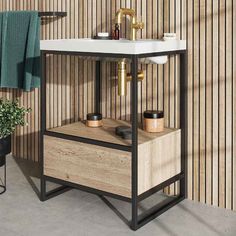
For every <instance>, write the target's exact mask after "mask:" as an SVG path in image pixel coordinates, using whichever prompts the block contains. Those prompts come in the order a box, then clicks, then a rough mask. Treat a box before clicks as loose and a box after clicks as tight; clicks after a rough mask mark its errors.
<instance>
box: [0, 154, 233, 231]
mask: <svg viewBox="0 0 236 236" xmlns="http://www.w3.org/2000/svg"><path fill="white" fill-rule="evenodd" d="M7 170H8V174H7V180H8V183H7V187H8V188H7V192H6V193H5V194H3V195H0V236H3V235H4V236H11V235H12V236H40V235H43V236H53V235H56V236H60V235H61V236H74V235H75V236H90V235H96V236H99V235H102V236H106V235H109V236H111V235H112V236H115V235H119V236H123V235H142V236H145V235H148V236H152V235H156V236H157V235H160V236H165V235H172V236H177V235H181V236H183V235H184V236H185V235H186V236H195V235H196V236H197V235H201V236H202V235H204V236H207V235H219V236H223V235H232V236H235V235H236V212H232V211H229V210H224V209H219V208H214V207H208V206H205V205H203V204H200V203H193V202H192V201H189V200H185V201H183V202H181V203H180V204H178V205H177V206H175V207H173V208H172V209H170V210H169V211H167V212H166V213H164V214H162V215H161V216H160V217H159V218H157V219H155V220H153V221H152V222H151V223H149V224H147V225H146V226H144V227H143V228H141V229H139V230H138V231H136V232H133V231H131V230H130V229H129V228H128V227H127V225H126V224H124V222H122V220H121V219H120V218H118V217H117V215H115V213H114V212H113V211H112V210H111V209H110V208H109V207H108V206H107V205H106V204H104V202H103V201H102V200H101V199H100V198H99V197H97V196H95V195H92V194H88V193H85V192H81V191H78V190H71V191H69V192H66V193H64V194H63V195H60V196H58V197H56V198H53V199H51V200H49V201H46V202H44V203H42V202H40V201H39V199H38V197H37V195H36V193H35V191H36V192H37V186H38V184H39V179H38V178H37V171H38V170H37V166H35V164H33V163H28V162H24V161H18V160H17V161H16V160H14V159H13V158H11V157H10V156H9V157H8V159H7ZM30 183H31V184H30ZM34 184H35V186H34V187H35V188H32V186H33V185H34ZM31 185H32V186H31ZM33 189H34V190H35V191H34V190H33ZM112 202H113V203H114V204H115V205H116V207H117V208H120V210H121V211H123V213H124V214H127V212H129V210H127V209H130V208H129V207H127V203H123V202H120V201H117V200H112Z"/></svg>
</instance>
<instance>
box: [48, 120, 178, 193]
mask: <svg viewBox="0 0 236 236" xmlns="http://www.w3.org/2000/svg"><path fill="white" fill-rule="evenodd" d="M107 123H108V124H111V123H112V121H107ZM116 123H117V121H114V124H116ZM112 124H113V123H112ZM69 126H70V125H69ZM67 128H68V125H67ZM84 128H85V129H86V130H85V129H83V127H82V128H81V129H80V130H81V131H80V133H78V135H80V134H82V136H83V137H88V138H92V137H93V138H96V139H97V137H96V135H95V132H94V133H93V134H91V128H88V127H87V128H86V127H84ZM65 129H66V127H65ZM66 133H67V134H70V135H74V132H72V130H70V129H69V130H68V129H67V132H66ZM106 133H107V135H106ZM114 133H115V132H114V130H113V131H111V130H110V129H109V127H106V129H105V130H101V129H98V130H97V132H96V134H98V135H99V136H100V138H99V140H102V141H107V139H106V137H107V136H110V137H111V136H112V134H113V137H112V138H113V140H111V142H114V143H116V144H121V143H122V140H121V139H119V138H118V137H117V136H116V135H115V134H114ZM141 133H142V134H141V135H140V138H141V139H140V140H139V145H138V152H139V159H138V194H142V193H143V192H145V191H148V190H149V189H151V188H153V187H155V186H156V185H158V184H160V183H162V182H164V181H166V180H167V179H169V178H171V177H173V176H175V175H177V174H179V173H180V159H181V158H180V130H174V129H172V130H166V131H165V132H163V133H162V134H161V135H155V137H154V136H153V135H150V136H149V135H148V137H147V136H145V137H144V136H143V135H144V133H145V132H141ZM169 145H171V147H172V148H171V149H170V148H169ZM44 147H45V148H44V152H45V158H44V174H45V175H47V176H51V177H55V178H59V179H62V180H66V181H69V182H73V183H77V184H81V185H84V186H88V187H92V188H96V189H99V190H102V191H106V192H111V193H115V194H119V195H122V196H125V197H131V154H130V153H128V152H124V151H119V150H114V149H109V148H104V147H99V146H93V145H89V144H82V143H78V142H74V141H68V140H63V139H58V138H54V137H49V136H45V144H44Z"/></svg>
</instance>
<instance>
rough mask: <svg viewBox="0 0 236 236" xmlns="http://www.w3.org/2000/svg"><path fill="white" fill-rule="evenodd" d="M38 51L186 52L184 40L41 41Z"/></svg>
mask: <svg viewBox="0 0 236 236" xmlns="http://www.w3.org/2000/svg"><path fill="white" fill-rule="evenodd" d="M40 49H41V50H45V51H61V52H63V51H68V52H89V53H112V54H132V55H134V54H136V55H137V54H145V53H153V52H167V51H179V50H186V41H185V40H168V41H162V40H153V39H143V40H136V41H130V40H126V39H122V40H96V39H58V40H41V42H40Z"/></svg>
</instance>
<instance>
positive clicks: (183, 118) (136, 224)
mask: <svg viewBox="0 0 236 236" xmlns="http://www.w3.org/2000/svg"><path fill="white" fill-rule="evenodd" d="M47 54H62V55H74V56H96V57H99V58H104V57H113V58H129V59H131V70H132V78H133V79H132V82H131V93H132V94H131V95H132V96H131V107H132V108H131V109H132V117H131V121H132V145H131V146H125V145H117V144H114V143H107V142H103V141H99V140H93V139H87V138H84V137H76V136H72V135H65V134H60V133H56V132H53V131H50V130H46V82H45V80H46V79H45V78H46V75H45V71H46V70H45V59H46V55H47ZM176 54H180V64H181V66H180V109H181V112H180V129H181V173H179V174H178V175H176V176H173V177H172V178H170V179H168V180H167V181H165V182H163V183H161V184H159V185H157V186H156V187H154V188H152V189H150V190H149V191H147V192H145V193H143V194H141V195H138V189H137V188H138V115H137V111H138V78H137V74H138V59H139V58H145V57H154V56H162V55H176ZM41 61H42V72H43V74H42V79H41V81H42V83H41V201H45V200H47V199H49V198H51V197H54V196H56V195H59V194H61V193H63V192H65V191H67V190H69V189H71V188H77V189H80V190H83V191H87V192H90V193H94V194H97V195H99V196H109V197H113V198H116V199H120V200H123V201H128V202H131V204H132V220H131V224H130V227H131V229H133V230H137V229H138V228H140V227H142V226H143V225H145V224H147V223H148V222H149V221H151V220H153V219H154V218H156V217H157V216H158V215H160V214H162V213H163V212H165V211H166V210H168V209H169V208H171V207H172V206H174V205H176V204H177V203H179V202H180V201H182V200H183V199H184V198H185V197H186V193H187V184H186V183H187V180H186V178H187V175H186V173H187V160H186V150H187V145H186V139H187V129H186V127H187V112H186V110H187V76H186V75H187V69H186V68H187V65H186V63H187V51H186V50H176V51H168V52H155V53H146V54H137V55H129V54H110V53H109V54H107V53H90V52H68V51H63V52H60V51H41ZM100 68H101V65H100V61H97V62H96V83H95V91H96V93H95V99H96V102H95V110H96V111H97V112H99V111H100V109H101V79H100V74H101V71H100ZM44 135H48V136H53V137H57V138H62V139H69V140H74V141H78V142H83V143H88V144H92V145H99V146H104V147H108V148H113V149H118V150H123V151H127V152H131V155H132V170H131V172H132V194H131V198H126V197H123V196H120V195H117V194H113V193H108V192H104V191H100V190H98V189H94V188H90V187H87V186H82V185H79V184H74V183H71V182H68V181H64V180H60V179H57V178H52V177H50V176H46V175H44V171H43V166H44V163H43V156H44V155H43V152H44V150H43V138H44ZM178 180H179V181H180V195H179V196H178V197H176V198H174V199H172V200H171V201H170V202H168V203H167V204H165V205H163V206H161V207H160V206H159V204H158V206H156V207H153V208H152V209H149V210H147V212H145V213H143V214H142V215H138V203H139V202H141V201H142V200H144V199H146V198H147V197H149V196H151V195H152V194H154V193H156V192H157V191H160V190H161V189H163V188H164V187H167V186H169V185H170V184H172V183H174V182H176V181H178ZM46 181H51V182H54V183H58V184H61V185H63V186H62V187H60V188H58V189H55V190H53V191H51V192H48V193H47V192H46ZM106 202H108V200H106ZM109 204H110V203H109Z"/></svg>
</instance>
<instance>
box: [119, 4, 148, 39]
mask: <svg viewBox="0 0 236 236" xmlns="http://www.w3.org/2000/svg"><path fill="white" fill-rule="evenodd" d="M124 15H129V16H130V17H131V20H130V40H132V41H134V40H136V38H137V37H136V32H137V30H139V29H143V28H144V23H143V22H137V18H136V14H135V10H134V9H130V8H121V9H119V10H118V11H117V13H116V23H117V24H119V25H121V22H122V17H123V16H124Z"/></svg>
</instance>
